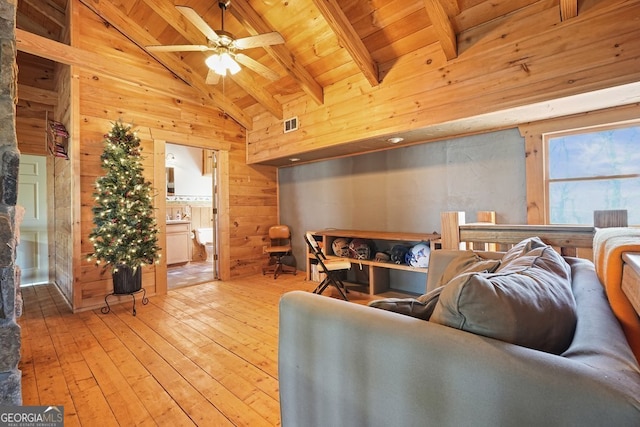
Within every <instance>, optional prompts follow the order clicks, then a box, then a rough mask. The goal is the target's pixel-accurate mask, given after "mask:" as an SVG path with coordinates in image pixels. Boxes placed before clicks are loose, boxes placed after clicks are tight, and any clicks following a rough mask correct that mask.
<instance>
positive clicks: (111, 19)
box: [80, 0, 253, 129]
mask: <svg viewBox="0 0 640 427" xmlns="http://www.w3.org/2000/svg"><path fill="white" fill-rule="evenodd" d="M80 2H81V3H82V4H84V5H85V6H87V7H88V8H89V9H90V10H91V11H93V12H94V13H95V14H96V15H98V16H99V17H100V18H101V19H103V20H104V21H105V22H108V23H109V25H111V26H113V27H114V28H115V29H117V30H118V31H119V32H120V33H122V34H123V35H124V36H125V37H127V38H128V39H129V40H131V42H132V43H134V44H136V45H137V46H138V47H140V49H142V50H143V51H144V46H148V45H157V44H161V43H160V42H158V40H156V39H154V38H153V37H151V35H150V34H149V33H148V32H147V31H145V30H144V29H142V28H141V27H140V26H139V25H138V24H137V23H136V22H134V21H133V20H132V19H130V18H129V17H128V16H127V15H126V14H125V13H124V12H122V11H121V10H120V9H118V8H117V7H115V6H114V5H113V4H112V3H110V2H105V1H102V2H95V1H91V0H80ZM149 55H151V54H149ZM151 56H152V57H153V58H155V60H156V61H158V62H159V63H160V64H161V65H162V66H164V67H165V68H166V69H167V70H169V71H170V72H171V73H173V74H174V75H175V76H177V77H178V78H179V79H180V80H182V81H184V82H185V83H186V84H188V85H189V86H191V87H193V88H195V89H197V90H198V91H200V92H201V93H202V94H204V95H205V97H206V98H207V99H208V100H209V101H210V102H212V103H213V104H214V105H216V106H217V107H219V108H221V109H222V110H223V111H224V112H225V113H227V114H229V115H230V116H231V117H233V118H234V119H235V120H236V121H237V122H238V123H240V124H241V125H242V126H244V127H245V128H246V129H251V128H252V126H253V121H252V119H251V118H250V117H248V116H247V115H246V114H245V113H244V111H242V109H241V108H239V107H238V106H237V105H235V104H233V103H232V102H230V101H229V100H228V99H227V98H226V97H225V96H224V95H223V94H222V92H220V91H219V90H217V89H216V88H214V87H212V86H210V85H207V83H206V82H205V78H204V77H200V76H199V75H198V74H196V73H195V72H194V70H193V69H192V68H191V67H189V66H188V65H186V64H185V63H184V62H182V61H181V60H179V59H178V58H177V57H176V55H175V54H173V53H163V52H154V53H153V55H151Z"/></svg>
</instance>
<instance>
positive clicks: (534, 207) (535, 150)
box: [518, 104, 640, 224]
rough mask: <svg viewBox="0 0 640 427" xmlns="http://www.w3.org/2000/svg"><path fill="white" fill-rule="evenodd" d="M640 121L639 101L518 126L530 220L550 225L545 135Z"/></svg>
mask: <svg viewBox="0 0 640 427" xmlns="http://www.w3.org/2000/svg"><path fill="white" fill-rule="evenodd" d="M638 120H640V104H632V105H626V106H622V107H615V108H608V109H606V110H599V111H593V112H588V113H582V114H576V115H572V116H566V117H559V118H555V119H550V120H542V121H538V122H531V123H526V124H523V125H520V126H518V129H519V130H520V135H521V136H522V137H523V138H524V140H525V172H526V194H527V223H528V224H548V223H549V207H548V205H549V204H548V191H547V184H546V181H547V160H546V157H547V156H546V150H547V144H546V142H545V135H550V134H560V133H564V134H566V133H568V132H574V133H575V132H579V131H581V130H588V129H590V128H595V127H601V126H608V125H612V126H613V125H616V126H619V125H621V124H624V123H630V124H631V123H634V122H636V123H637V121H638Z"/></svg>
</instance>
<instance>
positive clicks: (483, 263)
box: [438, 251, 501, 286]
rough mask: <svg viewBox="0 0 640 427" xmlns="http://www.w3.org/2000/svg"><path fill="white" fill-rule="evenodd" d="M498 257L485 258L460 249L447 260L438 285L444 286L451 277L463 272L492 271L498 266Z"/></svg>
mask: <svg viewBox="0 0 640 427" xmlns="http://www.w3.org/2000/svg"><path fill="white" fill-rule="evenodd" d="M500 262H501V261H500V260H499V259H485V258H482V257H481V256H480V255H478V254H477V253H475V252H473V251H460V254H459V255H458V256H456V257H455V258H454V259H452V260H451V262H449V264H448V265H447V267H446V268H445V270H444V271H443V272H442V276H440V280H439V281H438V286H444V285H446V284H447V283H449V281H450V280H451V279H453V278H454V277H456V276H457V275H459V274H463V273H472V272H478V273H481V272H482V273H493V272H494V271H495V270H496V269H497V268H498V267H500Z"/></svg>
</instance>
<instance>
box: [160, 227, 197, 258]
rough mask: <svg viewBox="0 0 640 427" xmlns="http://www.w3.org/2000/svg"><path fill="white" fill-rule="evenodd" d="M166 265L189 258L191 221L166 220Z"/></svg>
mask: <svg viewBox="0 0 640 427" xmlns="http://www.w3.org/2000/svg"><path fill="white" fill-rule="evenodd" d="M165 254H166V255H165V256H166V257H167V265H171V264H180V263H186V262H189V261H190V260H191V221H188V220H167V247H166V249H165Z"/></svg>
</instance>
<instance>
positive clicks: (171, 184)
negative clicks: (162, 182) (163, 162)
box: [166, 168, 176, 196]
mask: <svg viewBox="0 0 640 427" xmlns="http://www.w3.org/2000/svg"><path fill="white" fill-rule="evenodd" d="M166 172H167V196H173V195H175V194H176V184H175V180H174V174H173V168H166Z"/></svg>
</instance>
